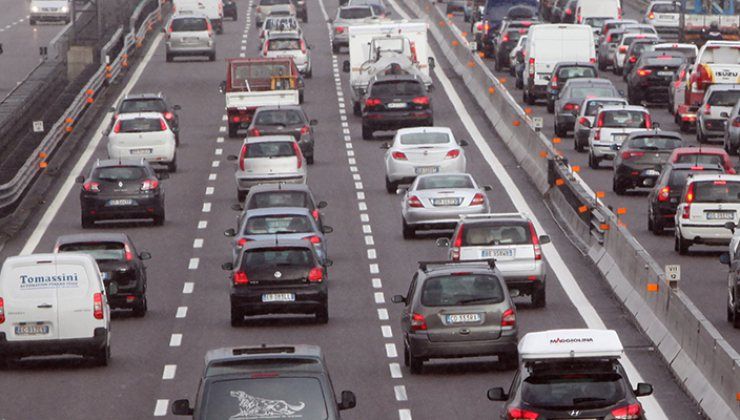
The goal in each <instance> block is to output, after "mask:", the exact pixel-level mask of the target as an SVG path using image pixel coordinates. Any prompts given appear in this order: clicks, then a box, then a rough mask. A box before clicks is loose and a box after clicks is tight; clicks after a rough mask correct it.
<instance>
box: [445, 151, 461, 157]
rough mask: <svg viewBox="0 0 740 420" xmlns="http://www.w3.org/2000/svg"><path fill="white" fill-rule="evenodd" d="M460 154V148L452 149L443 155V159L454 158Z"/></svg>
mask: <svg viewBox="0 0 740 420" xmlns="http://www.w3.org/2000/svg"><path fill="white" fill-rule="evenodd" d="M459 156H460V149H452V150H450V151H449V152H447V154H446V155H445V159H455V158H457V157H459Z"/></svg>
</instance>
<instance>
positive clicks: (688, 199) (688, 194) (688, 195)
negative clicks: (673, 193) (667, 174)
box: [681, 184, 694, 219]
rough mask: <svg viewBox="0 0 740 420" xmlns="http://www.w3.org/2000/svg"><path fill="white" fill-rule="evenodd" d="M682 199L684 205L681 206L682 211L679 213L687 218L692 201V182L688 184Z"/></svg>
mask: <svg viewBox="0 0 740 420" xmlns="http://www.w3.org/2000/svg"><path fill="white" fill-rule="evenodd" d="M683 201H684V202H685V203H686V205H685V206H684V208H683V213H681V218H682V219H688V218H689V215H690V214H691V203H693V202H694V184H689V188H688V189H687V190H686V196H685V197H684V199H683Z"/></svg>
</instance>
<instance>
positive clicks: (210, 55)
mask: <svg viewBox="0 0 740 420" xmlns="http://www.w3.org/2000/svg"><path fill="white" fill-rule="evenodd" d="M208 61H216V52H215V51H214V52H212V53H210V54H208Z"/></svg>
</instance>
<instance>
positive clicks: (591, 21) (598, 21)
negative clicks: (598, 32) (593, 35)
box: [583, 17, 611, 28]
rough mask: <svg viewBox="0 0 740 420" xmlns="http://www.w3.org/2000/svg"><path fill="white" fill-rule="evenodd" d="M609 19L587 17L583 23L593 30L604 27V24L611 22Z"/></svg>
mask: <svg viewBox="0 0 740 420" xmlns="http://www.w3.org/2000/svg"><path fill="white" fill-rule="evenodd" d="M609 19H611V18H609V17H587V18H584V19H583V23H584V24H586V25H588V26H590V27H592V28H601V27H602V26H604V22H606V21H607V20H609Z"/></svg>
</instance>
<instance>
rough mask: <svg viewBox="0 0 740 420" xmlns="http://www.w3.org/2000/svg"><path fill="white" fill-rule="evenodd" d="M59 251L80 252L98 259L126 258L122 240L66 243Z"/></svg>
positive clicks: (114, 259)
mask: <svg viewBox="0 0 740 420" xmlns="http://www.w3.org/2000/svg"><path fill="white" fill-rule="evenodd" d="M59 252H78V253H81V254H87V255H90V256H92V257H93V258H95V260H96V261H122V260H124V259H125V258H126V248H125V247H124V245H123V244H122V243H120V242H81V243H72V244H64V245H61V246H60V247H59Z"/></svg>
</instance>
